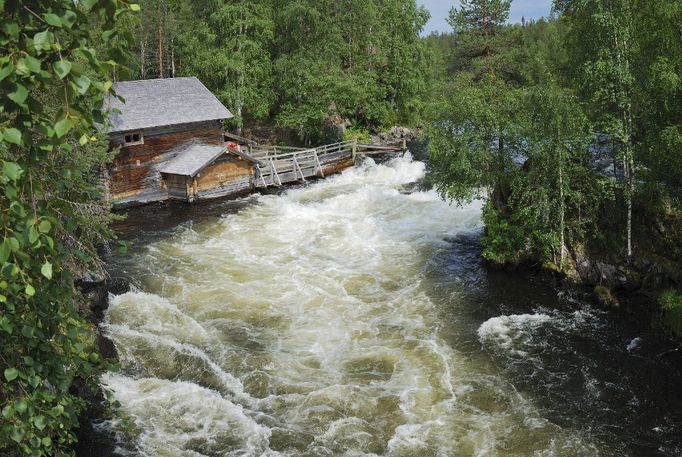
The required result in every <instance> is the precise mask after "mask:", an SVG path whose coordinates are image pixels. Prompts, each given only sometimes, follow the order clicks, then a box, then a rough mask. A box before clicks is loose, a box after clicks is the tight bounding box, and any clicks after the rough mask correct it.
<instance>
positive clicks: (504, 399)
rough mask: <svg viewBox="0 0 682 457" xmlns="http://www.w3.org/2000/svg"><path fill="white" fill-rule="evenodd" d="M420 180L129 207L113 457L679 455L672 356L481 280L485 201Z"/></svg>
mask: <svg viewBox="0 0 682 457" xmlns="http://www.w3.org/2000/svg"><path fill="white" fill-rule="evenodd" d="M424 174H425V165H424V164H423V163H422V162H418V161H413V160H412V159H411V158H410V157H409V155H407V156H406V157H403V158H399V159H395V160H393V161H391V162H388V163H384V164H381V165H377V164H375V163H374V162H372V161H367V162H365V163H364V164H363V165H361V166H359V167H356V168H354V169H350V170H346V171H345V172H344V173H343V174H340V175H336V176H333V177H329V178H327V179H326V180H320V181H317V182H314V183H311V184H308V185H306V186H301V187H298V188H291V189H288V190H285V191H283V192H280V193H277V194H272V195H260V196H251V197H248V198H245V199H243V200H240V201H237V202H223V203H214V204H211V205H202V206H195V207H191V208H185V209H183V208H179V209H178V208H176V209H170V210H163V211H161V210H159V212H155V211H154V210H153V209H146V210H142V211H141V212H140V211H139V212H138V213H137V215H135V214H136V213H131V214H132V215H131V220H130V221H129V222H128V228H129V236H130V237H131V238H132V239H133V240H134V241H135V243H136V248H135V250H134V254H132V255H130V256H126V257H120V258H117V259H115V260H114V262H113V264H112V267H111V271H112V275H113V276H114V277H119V278H123V279H125V280H127V281H129V282H130V283H131V284H132V287H133V289H132V290H131V291H130V292H128V293H125V294H122V295H119V296H112V297H111V299H110V307H109V310H108V311H107V313H106V317H105V322H104V323H103V324H102V329H103V332H104V333H105V334H106V335H107V336H108V337H109V338H110V339H111V340H112V341H113V342H114V344H115V346H116V348H117V350H118V353H119V356H120V359H121V364H122V367H123V368H122V370H121V371H120V372H117V373H108V374H106V375H105V376H104V377H103V379H102V384H103V386H104V387H105V388H106V389H108V390H109V391H111V392H112V394H113V397H114V398H115V399H116V400H117V401H118V402H119V403H120V405H121V410H122V411H123V413H124V415H125V416H126V417H127V418H128V420H127V424H126V425H124V424H121V423H119V422H118V421H114V422H109V423H105V424H103V425H102V427H103V428H106V429H109V430H115V431H116V432H117V434H118V449H117V452H118V454H119V455H131V456H145V457H158V456H162V457H181V456H182V457H200V456H211V457H212V456H310V457H313V456H314V457H317V456H395V457H399V456H410V457H411V456H415V457H422V456H424V457H427V456H434V457H436V456H438V457H440V456H567V457H568V456H571V457H573V456H618V457H621V456H658V455H660V456H680V455H682V361H680V360H679V359H680V357H679V356H670V357H662V358H657V357H656V355H657V354H658V353H660V352H662V351H664V350H665V349H666V348H667V346H666V344H667V343H666V342H665V341H662V340H660V339H658V338H657V337H656V336H655V334H654V333H653V332H652V331H651V330H650V326H649V322H646V321H643V320H642V319H638V318H637V317H636V316H629V315H627V314H626V313H616V314H611V313H608V312H605V311H603V310H600V309H598V308H596V307H593V306H591V305H590V304H589V302H587V301H585V300H582V299H579V298H576V297H573V296H570V295H568V294H566V293H559V294H557V292H556V291H555V290H553V289H552V288H550V287H549V286H547V285H546V284H544V283H543V282H541V281H538V280H537V279H534V278H533V277H532V276H524V275H519V274H509V273H501V272H491V271H488V270H487V269H486V268H485V266H484V265H483V264H482V263H481V261H480V258H479V252H480V248H479V244H478V239H479V237H480V234H481V230H482V224H481V204H480V202H474V203H473V204H471V205H470V206H467V207H464V208H458V207H456V206H451V205H448V204H447V203H445V202H443V201H442V200H441V199H440V198H439V196H438V194H437V193H436V192H434V191H433V190H429V189H428V188H427V187H425V186H424V185H423V184H422V181H423V177H424Z"/></svg>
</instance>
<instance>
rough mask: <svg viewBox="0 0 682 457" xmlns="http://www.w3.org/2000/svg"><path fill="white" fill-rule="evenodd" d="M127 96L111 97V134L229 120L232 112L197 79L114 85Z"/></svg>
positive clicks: (173, 79) (157, 80)
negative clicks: (119, 98) (115, 109)
mask: <svg viewBox="0 0 682 457" xmlns="http://www.w3.org/2000/svg"><path fill="white" fill-rule="evenodd" d="M114 90H115V91H116V93H117V94H118V95H119V96H121V97H123V98H124V99H125V104H123V103H122V102H121V101H120V100H118V99H117V98H116V97H111V98H110V99H109V107H110V108H117V109H119V110H120V111H121V114H118V113H113V112H112V113H111V117H110V120H111V124H112V125H111V129H110V130H109V132H110V133H115V132H125V131H129V130H140V129H148V128H153V127H163V126H167V125H177V124H187V123H190V122H203V121H212V120H220V119H229V118H231V117H233V116H232V113H230V111H229V110H228V109H227V108H225V106H223V104H222V103H220V101H218V99H217V98H216V97H215V95H213V94H212V93H211V91H209V90H208V89H207V88H206V86H204V85H203V84H202V83H201V81H199V80H198V79H197V78H194V77H191V78H168V79H147V80H141V81H127V82H119V83H115V84H114Z"/></svg>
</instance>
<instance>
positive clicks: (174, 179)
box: [160, 143, 257, 203]
mask: <svg viewBox="0 0 682 457" xmlns="http://www.w3.org/2000/svg"><path fill="white" fill-rule="evenodd" d="M256 163H257V161H256V160H254V159H253V158H251V157H250V156H248V155H247V154H243V153H241V152H240V151H238V150H235V149H230V148H228V147H226V146H215V145H210V144H202V143H193V144H188V145H185V147H184V149H183V150H182V151H180V152H179V153H178V154H177V156H176V157H175V159H173V160H171V161H170V162H168V163H167V164H166V165H165V166H164V167H163V168H161V170H160V171H161V176H163V180H164V182H165V183H166V188H167V190H168V196H169V198H170V199H172V200H181V201H186V202H189V203H192V202H196V201H199V200H206V199H211V198H218V197H224V196H227V195H235V194H239V193H243V192H248V191H250V190H251V189H252V188H253V177H254V167H255V164H256Z"/></svg>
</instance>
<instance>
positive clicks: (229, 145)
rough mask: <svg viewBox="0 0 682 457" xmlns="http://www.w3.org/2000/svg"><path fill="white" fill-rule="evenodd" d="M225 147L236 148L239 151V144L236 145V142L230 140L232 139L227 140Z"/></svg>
mask: <svg viewBox="0 0 682 457" xmlns="http://www.w3.org/2000/svg"><path fill="white" fill-rule="evenodd" d="M227 147H228V148H230V149H236V150H237V151H240V149H239V145H238V144H237V143H235V142H232V141H229V142H228V143H227Z"/></svg>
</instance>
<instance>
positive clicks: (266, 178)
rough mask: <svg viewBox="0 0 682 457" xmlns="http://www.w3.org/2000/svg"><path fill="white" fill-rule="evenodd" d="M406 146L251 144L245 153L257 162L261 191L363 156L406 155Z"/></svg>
mask: <svg viewBox="0 0 682 457" xmlns="http://www.w3.org/2000/svg"><path fill="white" fill-rule="evenodd" d="M405 150H406V147H405V144H404V143H403V144H402V145H399V146H378V145H371V144H359V143H357V142H355V141H345V142H341V143H333V144H328V145H325V146H320V147H317V148H311V149H305V148H294V147H288V146H273V147H270V148H263V147H260V146H257V145H256V146H254V145H249V146H248V153H243V154H244V155H246V156H248V157H249V158H251V159H252V160H253V161H254V162H255V176H254V184H255V186H256V187H258V188H267V187H271V186H275V187H279V186H281V185H283V184H287V183H291V182H305V181H306V180H307V179H308V178H313V177H320V178H324V177H325V175H328V174H331V173H334V172H336V171H340V170H343V169H344V168H348V167H350V166H352V165H353V164H354V163H355V159H356V158H357V156H360V155H377V154H389V153H396V152H404V151H405Z"/></svg>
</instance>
